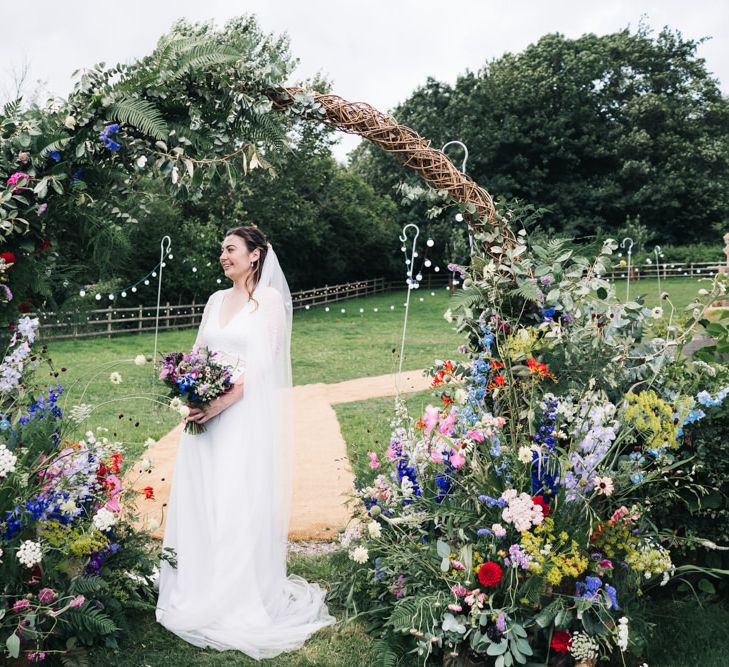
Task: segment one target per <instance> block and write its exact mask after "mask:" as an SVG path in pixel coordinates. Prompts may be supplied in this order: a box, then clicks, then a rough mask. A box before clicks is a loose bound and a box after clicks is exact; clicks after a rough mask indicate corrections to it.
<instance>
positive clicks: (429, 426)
mask: <svg viewBox="0 0 729 667" xmlns="http://www.w3.org/2000/svg"><path fill="white" fill-rule="evenodd" d="M439 418H440V414H439V412H438V408H436V407H435V406H433V405H427V406H426V407H425V414H424V415H423V421H424V422H425V432H426V433H430V432H431V431H432V430H433V429H434V428H435V426H436V424H437V423H438V419H439Z"/></svg>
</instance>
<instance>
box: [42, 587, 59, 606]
mask: <svg viewBox="0 0 729 667" xmlns="http://www.w3.org/2000/svg"><path fill="white" fill-rule="evenodd" d="M57 597H58V596H57V595H56V591H54V590H53V589H52V588H41V589H40V590H39V591H38V601H39V602H40V603H41V604H51V602H53V601H54V600H55V599H56V598H57Z"/></svg>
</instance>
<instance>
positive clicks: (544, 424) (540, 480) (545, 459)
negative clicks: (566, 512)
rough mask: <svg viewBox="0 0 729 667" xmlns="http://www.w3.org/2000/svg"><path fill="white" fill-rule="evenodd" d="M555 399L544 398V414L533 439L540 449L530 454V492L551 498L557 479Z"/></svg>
mask: <svg viewBox="0 0 729 667" xmlns="http://www.w3.org/2000/svg"><path fill="white" fill-rule="evenodd" d="M558 405H559V403H558V401H557V400H556V399H545V401H544V407H545V409H544V415H543V416H542V419H541V420H540V421H539V428H538V429H537V432H536V433H535V434H534V437H533V440H534V442H535V443H536V444H537V445H538V446H539V447H540V450H541V451H534V452H533V454H532V493H533V494H534V495H541V496H544V497H545V498H552V497H554V496H555V495H556V494H557V481H558V479H559V468H558V465H557V462H556V456H553V455H554V454H556V451H555V449H556V445H557V438H556V437H555V436H554V423H555V421H556V420H557V406H558Z"/></svg>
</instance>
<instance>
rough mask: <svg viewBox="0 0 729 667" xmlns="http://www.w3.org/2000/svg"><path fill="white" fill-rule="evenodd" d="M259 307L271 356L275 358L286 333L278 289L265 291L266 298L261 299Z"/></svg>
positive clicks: (281, 301)
mask: <svg viewBox="0 0 729 667" xmlns="http://www.w3.org/2000/svg"><path fill="white" fill-rule="evenodd" d="M261 309H262V312H263V318H264V321H265V323H266V333H267V334H268V341H269V344H270V346H271V352H272V356H273V358H274V359H275V358H276V357H277V356H278V355H279V354H280V352H281V348H282V346H283V343H284V335H285V333H286V320H285V312H284V305H283V299H282V298H281V294H280V293H279V292H278V290H275V289H269V290H267V291H266V298H265V299H263V300H262V303H261Z"/></svg>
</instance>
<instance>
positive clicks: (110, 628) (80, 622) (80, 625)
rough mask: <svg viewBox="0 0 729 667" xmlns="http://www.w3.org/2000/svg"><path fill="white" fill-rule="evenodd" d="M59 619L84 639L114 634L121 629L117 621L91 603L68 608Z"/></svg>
mask: <svg viewBox="0 0 729 667" xmlns="http://www.w3.org/2000/svg"><path fill="white" fill-rule="evenodd" d="M58 619H59V621H62V622H63V623H64V624H66V625H68V626H69V627H70V628H72V629H73V630H74V631H75V633H76V634H78V636H79V637H80V638H82V639H84V638H95V637H104V636H106V635H113V634H114V633H115V632H118V630H119V628H118V627H117V625H116V623H114V621H112V620H111V619H110V618H109V617H108V616H107V615H106V614H105V613H104V612H103V611H101V610H100V609H96V608H95V607H92V606H90V605H89V604H84V605H83V606H81V607H78V608H75V609H68V610H67V611H65V612H64V613H63V614H62V615H61V616H59V617H58Z"/></svg>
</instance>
